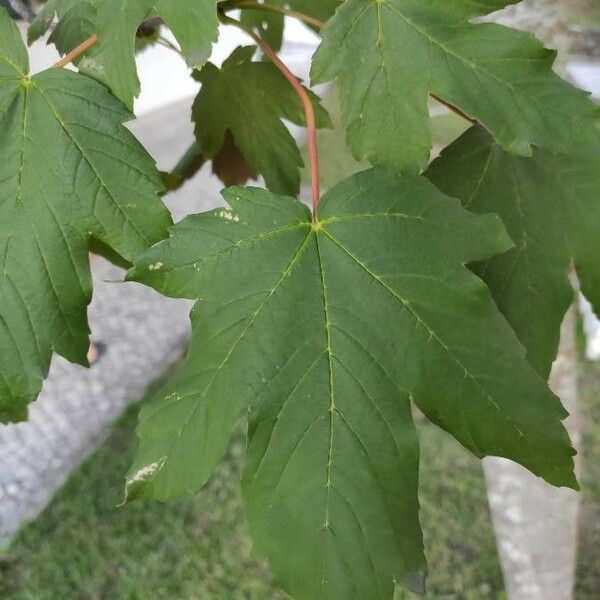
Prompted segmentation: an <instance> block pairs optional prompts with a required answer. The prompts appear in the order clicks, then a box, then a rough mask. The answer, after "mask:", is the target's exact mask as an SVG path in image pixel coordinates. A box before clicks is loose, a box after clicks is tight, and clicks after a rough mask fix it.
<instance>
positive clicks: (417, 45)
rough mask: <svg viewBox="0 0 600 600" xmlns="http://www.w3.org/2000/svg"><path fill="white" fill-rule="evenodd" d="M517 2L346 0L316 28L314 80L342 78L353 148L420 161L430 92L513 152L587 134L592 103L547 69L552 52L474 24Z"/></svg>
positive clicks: (361, 154)
mask: <svg viewBox="0 0 600 600" xmlns="http://www.w3.org/2000/svg"><path fill="white" fill-rule="evenodd" d="M516 2H517V0H512V1H511V0H483V1H478V2H465V1H464V0H429V1H428V2H423V1H422V0H347V1H346V2H344V3H343V4H342V5H341V7H340V8H339V9H338V11H337V12H336V14H335V16H334V17H333V18H332V19H331V20H330V21H329V22H328V24H327V25H326V26H325V28H324V29H323V31H322V35H323V38H324V39H323V42H322V44H321V46H320V48H319V49H318V51H317V53H316V55H315V58H314V61H313V67H312V79H313V81H315V82H324V81H328V80H331V79H337V80H339V82H340V84H341V100H342V109H343V120H344V124H345V126H346V127H347V130H348V141H349V145H350V147H351V149H352V151H353V153H354V154H355V156H356V157H357V158H367V159H369V160H370V161H371V162H372V163H373V164H392V165H395V166H398V167H401V168H406V169H420V168H422V167H424V166H425V165H426V163H427V159H428V157H429V151H430V147H431V133H430V125H429V115H428V106H427V98H428V94H430V93H432V94H434V95H436V96H438V97H440V98H442V99H443V100H445V101H446V102H449V103H450V104H452V105H455V106H457V107H458V108H460V109H461V110H462V111H463V112H465V113H466V114H468V115H469V116H471V117H474V118H475V119H477V120H478V121H479V122H480V123H482V124H483V125H484V126H485V127H486V129H488V130H489V131H490V132H491V133H492V134H493V135H494V137H495V138H496V140H497V141H498V142H499V143H500V145H502V146H503V147H504V148H505V149H507V150H508V151H509V152H511V153H514V154H518V155H524V156H525V155H530V154H531V147H532V145H537V146H540V147H543V148H545V149H548V150H552V151H570V150H571V148H572V146H573V145H575V144H579V143H583V142H585V141H586V140H587V141H591V140H592V138H593V136H594V135H595V134H596V133H597V125H598V110H597V109H596V108H595V107H594V106H593V105H592V104H591V103H590V102H589V101H588V99H587V98H586V95H585V94H584V93H583V92H581V91H578V90H576V89H574V88H573V87H571V86H569V85H568V84H567V83H565V82H563V81H562V80H560V78H559V77H558V76H557V75H555V74H554V73H553V72H552V63H553V61H554V57H555V54H554V53H553V52H550V51H549V50H545V49H544V48H543V46H542V45H541V44H540V43H539V42H537V41H536V40H535V39H534V38H532V37H531V36H529V35H527V34H524V33H520V32H517V31H513V30H510V29H507V28H504V27H501V26H499V25H495V24H473V23H471V22H470V20H471V19H472V18H474V17H477V16H481V15H485V14H487V13H490V12H492V11H494V10H496V9H500V8H502V7H504V6H506V5H508V4H515V3H516Z"/></svg>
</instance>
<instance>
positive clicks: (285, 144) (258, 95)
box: [192, 46, 331, 194]
mask: <svg viewBox="0 0 600 600" xmlns="http://www.w3.org/2000/svg"><path fill="white" fill-rule="evenodd" d="M255 51H256V48H255V47H254V46H245V47H240V48H237V49H236V50H235V51H234V52H233V54H232V55H231V56H230V57H229V58H228V59H227V60H226V61H225V63H224V64H223V67H222V68H221V69H218V68H217V67H216V66H214V65H213V64H212V63H208V64H206V65H205V66H204V68H203V69H202V70H201V71H200V72H198V73H197V74H196V78H197V79H198V80H199V81H200V82H201V83H202V87H201V88H200V92H199V94H198V97H197V98H196V101H195V102H194V106H193V108H192V119H193V121H194V123H195V124H196V139H197V140H198V142H199V144H200V147H201V151H202V153H203V154H204V155H205V156H206V157H208V158H211V159H212V158H214V157H215V156H216V155H217V154H218V153H219V151H220V150H221V149H222V148H223V144H224V140H225V138H226V134H227V132H228V131H229V132H230V133H231V135H232V136H233V139H234V141H235V145H236V146H237V148H238V149H239V150H240V151H241V153H242V154H243V155H244V157H245V159H246V160H247V161H248V163H249V164H250V166H251V167H252V168H253V169H254V171H256V172H257V173H260V174H261V175H262V176H263V177H264V178H265V181H266V184H267V187H268V188H269V189H271V190H272V191H274V192H281V193H288V194H297V193H298V190H299V188H300V168H301V167H302V166H303V162H302V157H301V155H300V151H299V150H298V146H297V145H296V142H295V141H294V138H293V137H292V135H291V134H290V132H289V131H288V129H287V128H286V126H285V125H284V124H283V122H282V119H286V120H288V121H291V122H292V123H295V124H296V125H305V124H306V119H305V116H304V111H303V109H302V105H301V104H300V101H299V100H298V98H297V96H296V94H295V93H294V90H293V89H292V87H291V86H290V84H289V83H288V81H287V80H286V79H285V77H284V76H283V75H282V74H281V73H280V72H279V70H278V69H277V68H276V67H275V66H274V65H272V64H271V63H265V62H252V56H253V55H254V53H255ZM309 95H310V97H311V99H312V101H313V106H314V108H315V114H316V120H317V127H330V126H331V122H330V120H329V117H328V115H327V112H326V111H325V110H324V109H323V108H322V107H321V105H320V104H319V99H318V98H317V96H315V95H314V94H313V93H312V92H309Z"/></svg>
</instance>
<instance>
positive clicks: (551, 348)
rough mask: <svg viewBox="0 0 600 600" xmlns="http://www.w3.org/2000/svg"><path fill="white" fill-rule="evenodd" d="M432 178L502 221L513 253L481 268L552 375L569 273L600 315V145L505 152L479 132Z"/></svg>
mask: <svg viewBox="0 0 600 600" xmlns="http://www.w3.org/2000/svg"><path fill="white" fill-rule="evenodd" d="M428 176H429V178H430V179H431V180H432V181H433V182H434V183H435V184H436V185H438V186H439V187H440V189H442V190H443V191H445V192H446V193H448V194H450V195H452V196H455V197H457V198H460V199H461V200H462V201H463V204H464V206H465V207H466V208H468V209H470V210H473V211H475V212H478V213H488V212H494V213H497V214H499V215H500V216H501V217H502V219H503V221H504V223H505V225H506V227H507V229H508V231H509V233H510V236H511V238H512V239H513V240H514V242H515V248H514V249H513V250H511V251H510V252H507V253H506V254H503V255H502V256H496V257H494V258H492V259H490V260H489V261H487V262H485V263H482V264H480V265H477V266H476V267H475V271H476V272H477V273H478V274H480V275H481V277H482V278H483V279H484V280H485V281H486V283H487V284H488V285H489V287H490V288H491V290H492V293H493V295H494V298H495V299H496V302H497V303H498V306H499V307H500V310H501V311H502V312H503V313H504V315H505V316H506V318H507V319H508V320H509V321H510V323H511V325H512V326H513V328H514V330H515V331H516V333H517V335H518V336H519V338H520V339H521V341H522V342H523V344H524V345H525V346H526V347H527V350H528V358H529V360H530V362H531V363H532V364H533V365H534V366H535V367H536V369H537V370H538V371H539V372H540V373H541V374H542V375H544V376H547V375H548V373H549V371H550V367H551V365H552V361H553V360H554V358H555V356H556V350H557V346H558V340H559V334H560V325H561V322H562V319H563V316H564V314H565V311H566V310H567V308H568V306H569V305H570V304H571V302H572V301H573V290H572V287H571V285H570V283H569V279H568V271H569V266H570V264H571V261H572V260H573V261H574V262H575V265H576V267H577V273H578V275H579V278H580V281H581V286H582V288H583V290H584V292H585V293H586V295H587V296H588V298H589V299H590V300H591V301H592V302H593V304H594V306H595V308H596V311H600V144H595V145H592V146H588V147H586V148H583V149H581V150H579V151H578V152H576V153H572V154H569V155H567V156H558V157H556V156H552V155H550V154H548V153H545V152H542V151H540V150H536V152H535V154H534V156H533V158H531V159H522V158H518V157H515V156H511V155H509V154H507V153H506V152H504V151H503V150H502V148H500V147H499V146H498V145H497V144H496V143H495V142H494V140H493V139H492V138H491V137H490V136H489V135H488V134H487V133H486V132H485V130H484V129H483V128H481V127H474V128H472V129H471V130H469V131H468V132H467V133H466V134H465V135H464V136H463V137H461V138H460V139H459V140H457V141H456V142H455V143H454V144H452V145H451V146H450V147H448V148H447V149H446V150H445V151H444V153H443V155H442V157H441V158H439V159H438V160H436V161H435V162H434V163H433V164H432V166H431V167H430V169H429V172H428Z"/></svg>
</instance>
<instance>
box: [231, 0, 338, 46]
mask: <svg viewBox="0 0 600 600" xmlns="http://www.w3.org/2000/svg"><path fill="white" fill-rule="evenodd" d="M341 2H342V0H289V1H286V0H266V1H265V2H259V3H260V4H267V5H269V6H275V7H279V8H288V9H292V10H295V11H298V12H301V13H304V14H305V15H309V16H311V17H314V18H315V19H317V20H320V21H327V19H329V18H331V16H332V15H333V13H334V12H335V9H336V8H337V7H338V6H339V5H340V4H341ZM242 8H244V5H243V4H242ZM241 20H242V21H243V22H244V23H245V24H246V25H250V26H252V27H256V28H257V29H258V31H259V33H260V35H261V37H262V38H263V39H264V40H266V42H267V43H268V44H269V45H270V46H271V47H272V48H273V49H275V50H277V49H279V48H280V47H281V42H282V40H283V22H284V15H283V14H277V13H273V12H268V11H263V10H256V9H245V10H242V15H241Z"/></svg>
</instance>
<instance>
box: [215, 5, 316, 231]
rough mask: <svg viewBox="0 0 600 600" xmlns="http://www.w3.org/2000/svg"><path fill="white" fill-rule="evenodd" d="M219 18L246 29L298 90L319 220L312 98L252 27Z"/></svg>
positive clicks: (313, 202) (314, 217)
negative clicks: (302, 110) (304, 118)
mask: <svg viewBox="0 0 600 600" xmlns="http://www.w3.org/2000/svg"><path fill="white" fill-rule="evenodd" d="M219 18H220V20H221V22H222V23H223V24H224V25H232V26H234V27H237V28H238V29H241V30H242V31H244V32H245V33H246V34H247V35H249V36H250V37H251V38H252V39H253V40H254V41H255V42H256V44H257V46H258V47H259V48H260V49H261V50H262V51H263V53H264V55H265V56H266V57H267V58H268V59H269V60H271V62H272V63H273V64H274V65H275V66H276V67H277V68H278V69H279V70H280V71H281V73H282V74H283V76H284V77H285V78H286V79H287V80H288V81H289V83H290V85H291V86H292V88H294V91H295V92H296V95H297V96H298V98H299V99H300V102H301V103H302V107H303V108H304V114H305V116H306V129H307V131H308V156H309V163H310V180H311V196H312V209H313V221H314V222H315V223H317V222H318V220H317V208H318V207H319V200H320V198H321V190H320V184H319V153H318V148H317V125H316V119H315V110H314V108H313V105H312V102H311V101H310V98H309V96H308V94H307V92H306V90H305V89H304V87H303V86H302V84H301V83H300V81H299V80H298V79H297V77H296V76H295V75H294V74H293V73H292V72H291V71H290V70H289V69H288V68H287V67H286V65H285V64H284V63H283V62H282V61H281V59H280V58H279V56H277V54H276V53H275V52H274V51H273V49H272V48H271V47H270V46H269V45H268V44H267V43H266V42H265V41H264V40H263V39H262V38H261V37H259V36H258V35H256V34H255V33H254V31H252V29H251V28H250V27H246V26H245V25H244V24H243V23H240V22H239V21H236V20H235V19H231V18H229V17H227V16H226V15H225V14H223V13H222V12H221V13H219Z"/></svg>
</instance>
